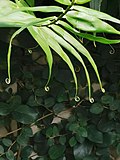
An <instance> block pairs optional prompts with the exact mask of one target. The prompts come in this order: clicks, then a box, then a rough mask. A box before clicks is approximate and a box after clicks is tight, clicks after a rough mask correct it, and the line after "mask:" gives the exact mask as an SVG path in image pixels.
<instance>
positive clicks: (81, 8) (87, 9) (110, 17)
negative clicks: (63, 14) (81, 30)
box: [73, 5, 120, 24]
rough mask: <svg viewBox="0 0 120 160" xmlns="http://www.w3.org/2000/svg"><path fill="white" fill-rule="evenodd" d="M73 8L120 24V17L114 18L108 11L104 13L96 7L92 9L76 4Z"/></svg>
mask: <svg viewBox="0 0 120 160" xmlns="http://www.w3.org/2000/svg"><path fill="white" fill-rule="evenodd" d="M97 7H98V6H97ZM73 9H75V10H77V11H79V12H84V13H86V14H88V15H91V16H94V17H97V18H100V19H103V20H108V21H111V22H114V23H118V24H120V20H119V19H117V18H114V17H112V16H110V15H109V14H106V13H103V12H100V11H96V10H94V9H90V8H87V7H83V6H78V5H74V6H73Z"/></svg>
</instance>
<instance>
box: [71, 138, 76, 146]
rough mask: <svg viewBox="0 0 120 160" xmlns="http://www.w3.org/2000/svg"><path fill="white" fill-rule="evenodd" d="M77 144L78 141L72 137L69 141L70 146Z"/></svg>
mask: <svg viewBox="0 0 120 160" xmlns="http://www.w3.org/2000/svg"><path fill="white" fill-rule="evenodd" d="M76 143H77V141H76V139H75V137H71V138H70V139H69V144H70V146H71V147H73V146H75V145H76Z"/></svg>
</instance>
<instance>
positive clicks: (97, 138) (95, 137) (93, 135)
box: [87, 125, 103, 143]
mask: <svg viewBox="0 0 120 160" xmlns="http://www.w3.org/2000/svg"><path fill="white" fill-rule="evenodd" d="M87 131H88V139H89V140H90V141H92V142H95V143H103V134H102V132H100V131H98V130H97V129H96V127H95V126H93V125H91V126H89V127H88V129H87Z"/></svg>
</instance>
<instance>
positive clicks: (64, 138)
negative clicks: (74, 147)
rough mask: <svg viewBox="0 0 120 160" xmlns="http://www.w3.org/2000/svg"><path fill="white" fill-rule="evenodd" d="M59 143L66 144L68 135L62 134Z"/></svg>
mask: <svg viewBox="0 0 120 160" xmlns="http://www.w3.org/2000/svg"><path fill="white" fill-rule="evenodd" d="M59 143H60V144H61V145H65V143H66V137H65V136H60V138H59Z"/></svg>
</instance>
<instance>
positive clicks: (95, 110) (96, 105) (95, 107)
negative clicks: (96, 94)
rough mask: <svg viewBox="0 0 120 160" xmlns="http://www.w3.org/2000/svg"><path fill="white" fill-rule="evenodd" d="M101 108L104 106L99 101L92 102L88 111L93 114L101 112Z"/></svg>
mask: <svg viewBox="0 0 120 160" xmlns="http://www.w3.org/2000/svg"><path fill="white" fill-rule="evenodd" d="M103 110H104V108H103V106H102V105H101V104H100V103H94V104H92V106H91V108H90V112H91V113H94V114H100V113H102V112H103Z"/></svg>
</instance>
